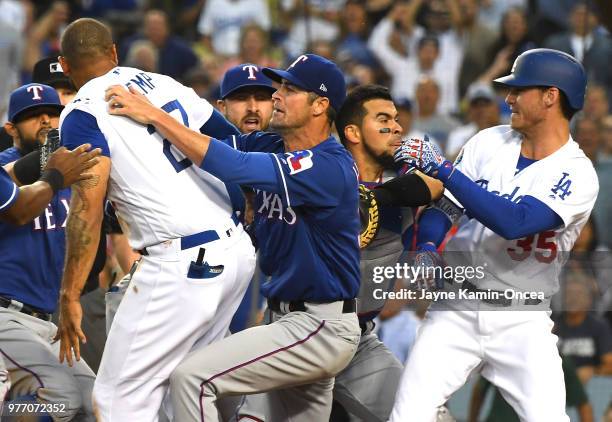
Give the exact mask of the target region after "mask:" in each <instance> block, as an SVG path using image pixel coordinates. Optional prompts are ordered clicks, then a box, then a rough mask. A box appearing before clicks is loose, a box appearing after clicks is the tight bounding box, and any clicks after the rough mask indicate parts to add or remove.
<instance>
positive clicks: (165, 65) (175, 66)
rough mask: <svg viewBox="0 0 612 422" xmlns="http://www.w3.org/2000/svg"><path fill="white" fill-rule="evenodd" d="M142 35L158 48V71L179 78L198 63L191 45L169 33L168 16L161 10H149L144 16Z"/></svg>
mask: <svg viewBox="0 0 612 422" xmlns="http://www.w3.org/2000/svg"><path fill="white" fill-rule="evenodd" d="M144 36H145V38H146V39H148V40H149V41H151V42H152V43H153V45H154V46H155V47H156V48H157V50H158V61H157V68H158V69H159V73H163V74H164V75H168V76H171V77H173V78H177V79H180V78H181V77H182V76H183V75H184V74H185V73H186V72H187V71H188V70H189V69H191V68H192V67H194V66H196V65H197V64H198V58H197V56H196V55H195V53H194V52H193V50H192V49H191V47H190V46H189V45H188V44H187V43H186V42H185V41H184V40H183V39H181V38H179V37H177V36H174V35H172V34H171V33H170V26H169V24H168V16H167V15H166V13H164V12H162V11H161V10H149V11H148V12H147V13H146V14H145V17H144Z"/></svg>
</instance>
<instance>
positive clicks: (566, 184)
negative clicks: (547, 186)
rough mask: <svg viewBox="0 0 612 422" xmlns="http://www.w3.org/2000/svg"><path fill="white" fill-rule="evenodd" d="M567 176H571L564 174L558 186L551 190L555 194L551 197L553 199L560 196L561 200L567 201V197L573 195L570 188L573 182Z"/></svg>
mask: <svg viewBox="0 0 612 422" xmlns="http://www.w3.org/2000/svg"><path fill="white" fill-rule="evenodd" d="M567 176H569V173H565V172H563V176H562V177H561V179H559V181H558V182H557V184H556V185H555V186H554V187H553V188H552V189H551V190H550V191H551V192H552V193H553V195H550V197H551V198H555V196H559V198H561V200H565V197H566V196H569V195H571V194H572V192H571V191H570V190H569V189H570V186H571V185H572V181H571V180H570V179H569V178H568V177H567Z"/></svg>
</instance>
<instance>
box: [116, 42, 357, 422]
mask: <svg viewBox="0 0 612 422" xmlns="http://www.w3.org/2000/svg"><path fill="white" fill-rule="evenodd" d="M264 74H265V75H267V76H269V77H270V78H271V79H272V80H274V81H276V82H278V83H279V87H278V89H277V91H276V92H275V93H274V94H273V96H272V98H273V100H274V111H273V114H272V119H271V121H270V128H271V129H272V130H274V131H275V132H277V133H279V134H278V135H277V134H271V133H261V132H253V133H251V134H249V135H242V136H236V137H232V138H231V139H229V140H228V141H227V142H221V141H218V140H216V139H212V138H209V137H207V136H205V135H201V134H199V133H197V132H194V131H191V130H189V129H187V128H186V127H184V126H182V125H180V124H179V123H178V122H177V121H176V120H174V119H173V118H172V117H170V116H169V115H167V114H166V113H164V112H163V111H161V110H159V109H157V108H156V107H153V106H151V104H150V103H148V102H147V101H146V99H145V98H144V97H143V96H142V95H139V93H138V91H137V90H136V89H134V88H132V89H131V92H129V91H127V90H126V89H125V88H124V87H122V86H113V87H111V88H109V89H108V90H107V99H109V104H110V110H111V111H110V112H111V114H116V115H128V116H130V117H132V118H134V119H135V120H137V121H139V122H141V123H144V124H152V125H154V126H155V127H156V130H158V131H160V132H161V133H162V134H163V135H164V136H165V137H166V139H168V140H169V141H170V142H172V143H173V144H174V145H175V146H176V147H177V148H178V149H179V150H181V151H182V152H183V153H184V154H185V155H186V156H187V157H188V158H189V159H191V160H192V161H193V162H194V163H198V164H199V165H200V166H201V168H203V169H204V170H206V171H207V172H209V173H211V174H213V175H215V176H216V177H219V178H220V179H221V180H224V181H225V182H232V183H240V184H245V185H250V186H253V187H254V188H255V189H257V196H256V215H255V224H256V233H257V239H258V242H259V246H260V263H261V268H262V270H263V271H264V273H266V274H267V275H270V277H271V280H270V281H269V282H268V283H266V284H264V285H263V287H262V292H263V294H264V295H265V296H266V297H267V298H268V307H269V309H270V312H271V314H272V315H271V321H273V322H272V323H270V324H269V325H266V326H261V327H254V328H250V329H248V330H245V331H242V332H240V333H237V334H234V335H232V336H230V337H227V338H225V339H223V340H221V341H219V342H217V343H213V344H211V345H209V346H206V347H205V348H203V349H201V350H199V351H197V352H196V353H194V354H192V355H190V356H189V357H187V358H186V359H185V360H184V361H183V362H182V363H181V364H180V365H179V366H178V367H177V369H176V370H175V371H174V373H173V374H172V376H171V380H170V392H171V396H172V403H173V407H174V414H175V418H177V420H202V419H204V420H217V418H218V412H217V409H216V406H215V402H216V400H217V398H218V397H223V396H226V395H235V394H252V393H258V392H263V391H268V394H267V400H266V405H267V406H269V407H270V409H265V413H266V414H270V415H271V420H289V419H291V420H293V421H323V420H326V419H327V418H329V413H330V410H331V402H332V388H333V383H334V376H335V375H336V374H337V373H338V372H339V371H341V370H342V369H343V368H344V367H345V366H346V365H347V364H348V363H349V361H350V360H351V358H352V356H353V354H354V353H355V350H356V348H357V344H358V342H359V337H360V329H359V323H358V320H357V316H356V314H355V300H354V299H355V297H356V295H357V293H358V289H359V243H358V234H359V219H358V212H357V208H358V179H357V172H356V169H355V164H354V161H353V159H352V158H351V156H350V154H349V153H348V152H347V151H346V149H344V147H343V146H342V145H341V144H340V143H339V142H338V141H337V140H336V139H334V137H333V136H331V125H332V122H333V120H334V116H335V114H336V112H337V111H338V110H339V108H340V106H341V105H342V102H343V101H344V98H345V83H344V77H343V75H342V73H341V72H340V70H339V69H338V67H337V66H336V65H335V64H334V63H332V62H330V61H329V60H326V59H324V58H322V57H319V56H316V55H313V54H307V55H302V56H300V57H298V58H297V59H296V60H295V61H294V62H293V63H292V64H291V65H290V66H289V67H288V69H287V70H277V69H268V68H266V69H264ZM232 147H235V149H234V148H232ZM236 149H237V150H238V151H237V150H236ZM241 151H244V152H241ZM255 151H259V152H255ZM247 402H248V397H247ZM249 416H250V415H242V417H243V418H245V420H247V419H248V417H249ZM251 419H253V417H252V418H251ZM255 420H256V419H255Z"/></svg>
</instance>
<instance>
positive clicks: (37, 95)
mask: <svg viewBox="0 0 612 422" xmlns="http://www.w3.org/2000/svg"><path fill="white" fill-rule="evenodd" d="M27 90H28V92H32V93H33V94H34V95H33V96H32V99H33V100H42V97H41V96H40V93H41V92H42V91H43V87H42V86H40V85H32V86H29V87H28V88H27Z"/></svg>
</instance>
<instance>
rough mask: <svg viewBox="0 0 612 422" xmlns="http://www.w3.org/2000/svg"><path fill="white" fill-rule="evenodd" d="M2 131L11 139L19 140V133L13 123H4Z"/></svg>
mask: <svg viewBox="0 0 612 422" xmlns="http://www.w3.org/2000/svg"><path fill="white" fill-rule="evenodd" d="M4 130H6V133H8V134H9V136H10V137H11V138H13V139H15V138H19V132H18V131H17V128H16V127H15V125H14V124H13V123H11V122H6V123H5V124H4Z"/></svg>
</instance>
